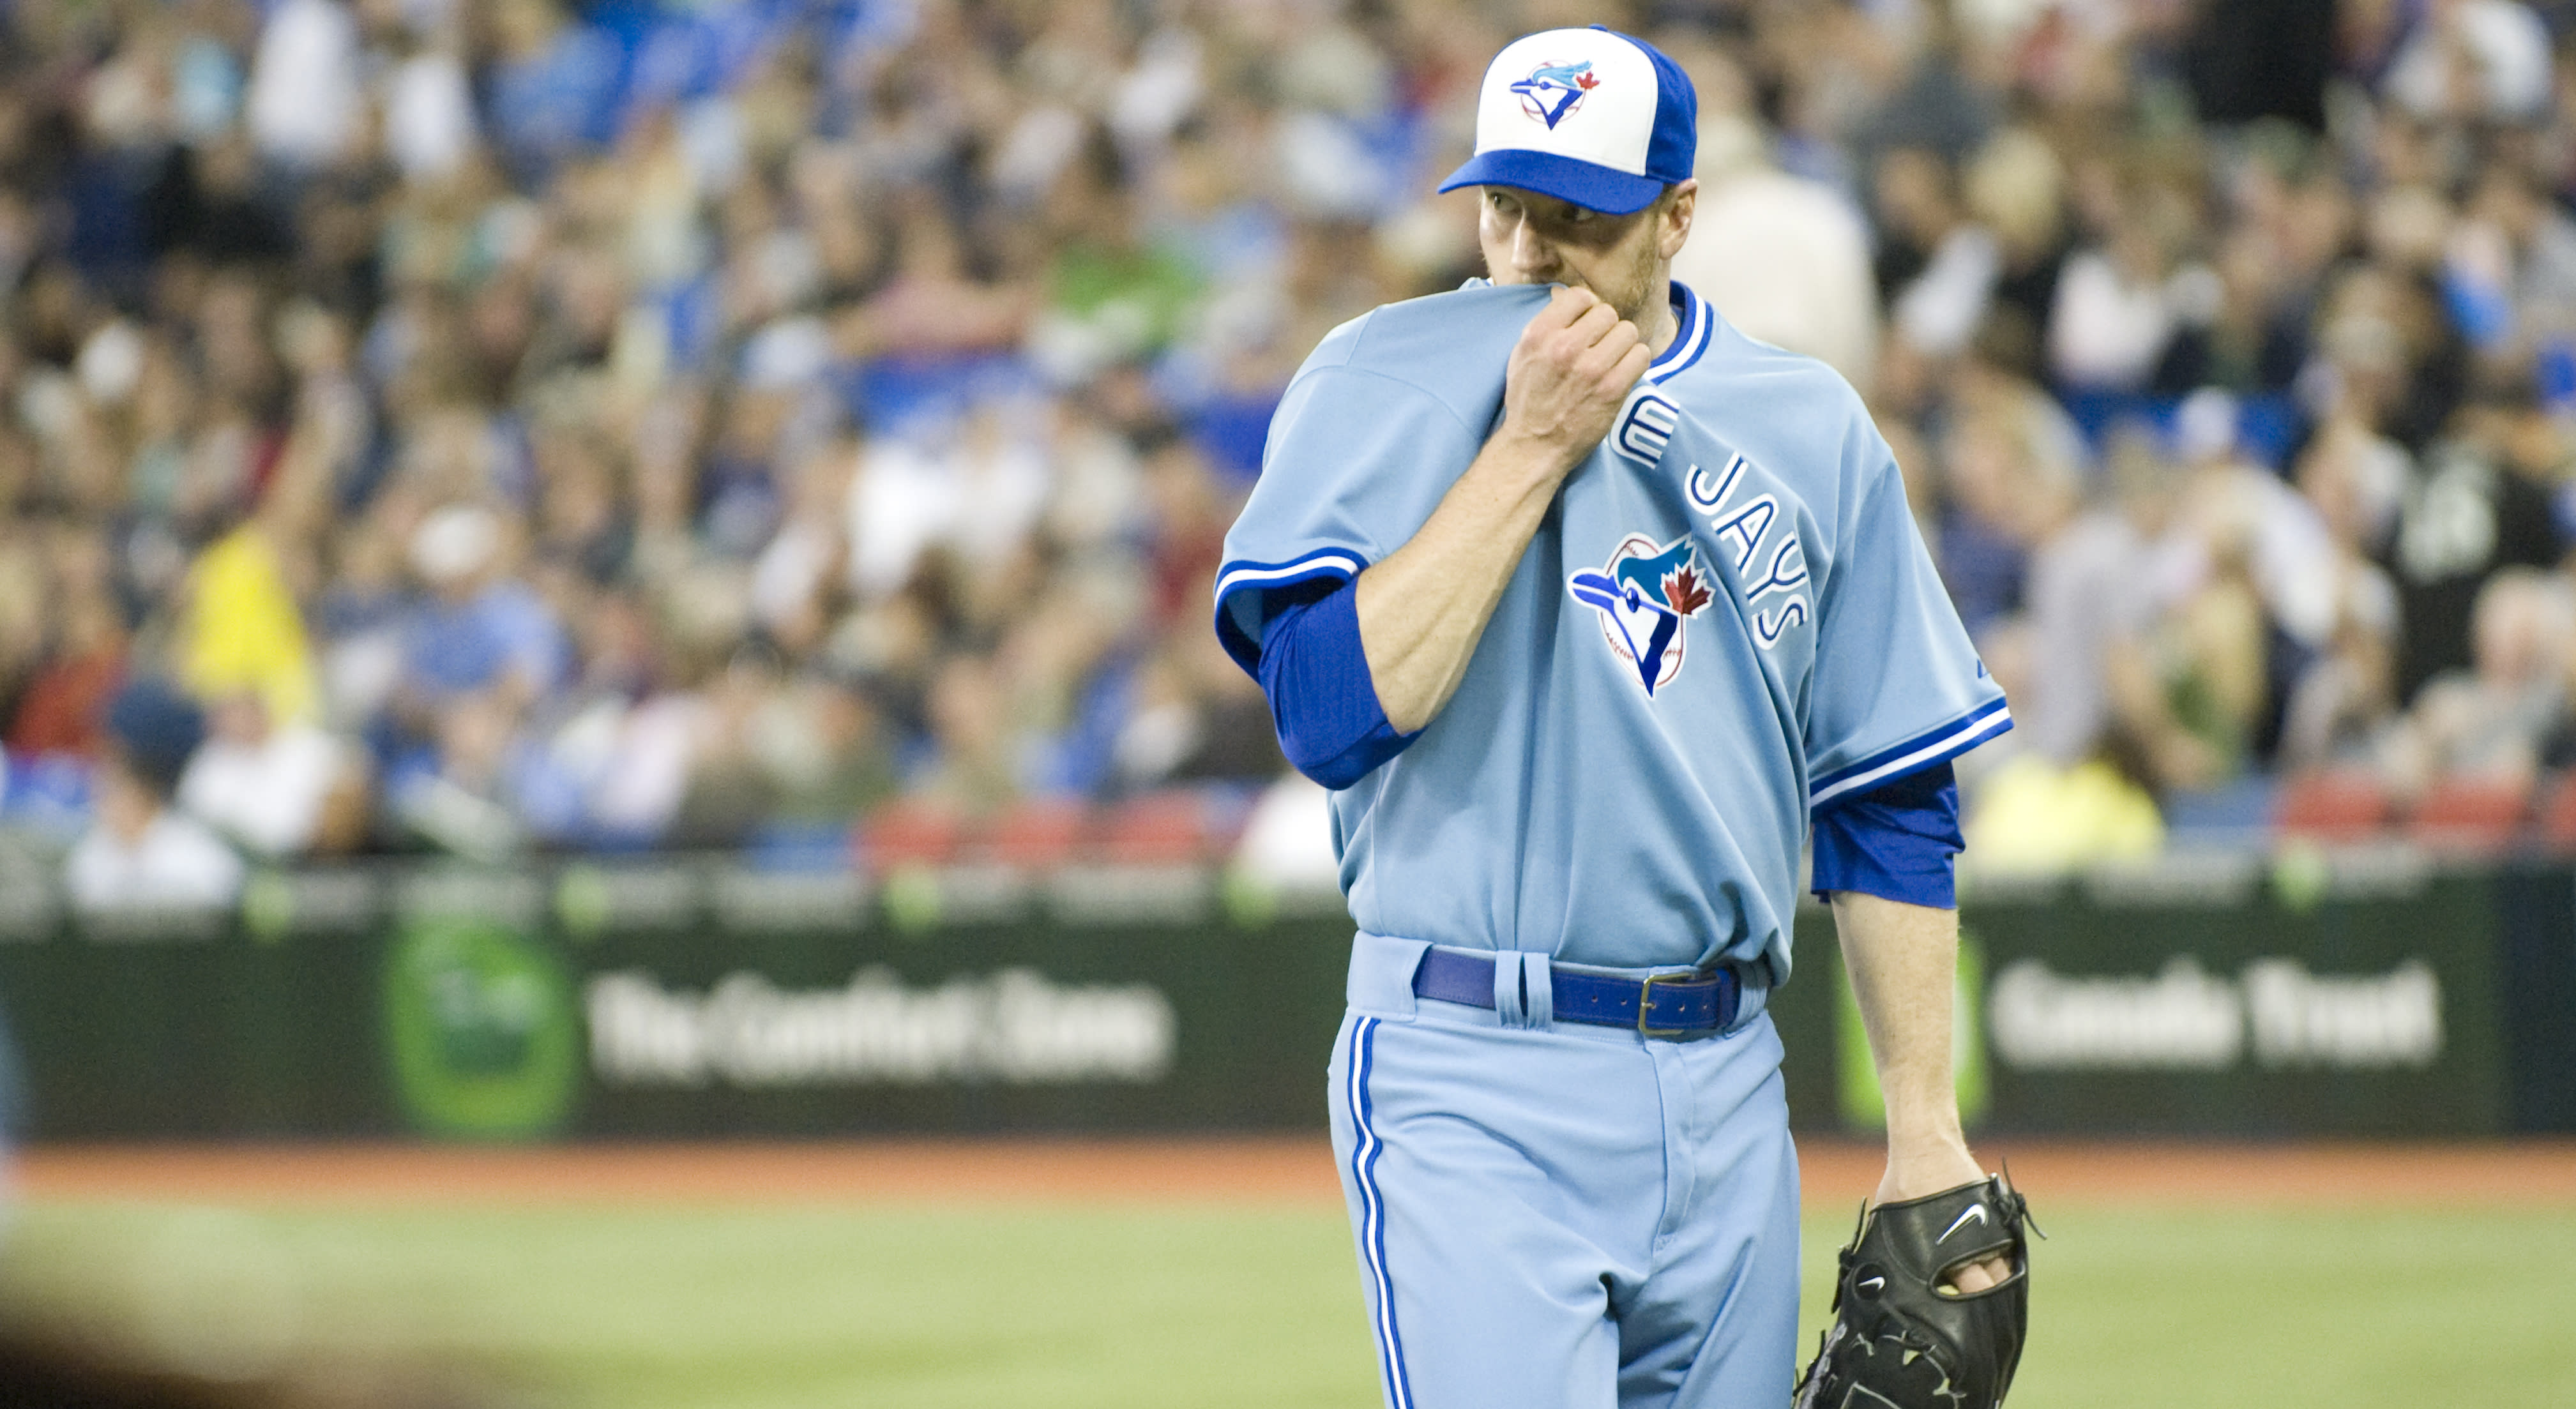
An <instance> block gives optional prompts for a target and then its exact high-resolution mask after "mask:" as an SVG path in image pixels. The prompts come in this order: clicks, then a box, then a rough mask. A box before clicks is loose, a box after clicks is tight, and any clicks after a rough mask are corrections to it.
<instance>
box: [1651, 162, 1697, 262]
mask: <svg viewBox="0 0 2576 1409" xmlns="http://www.w3.org/2000/svg"><path fill="white" fill-rule="evenodd" d="M1698 208H1699V178H1697V177H1692V178H1690V179H1689V180H1685V181H1677V182H1675V183H1673V185H1672V188H1671V189H1669V190H1667V191H1665V192H1664V198H1663V199H1662V200H1661V201H1659V202H1657V204H1656V211H1655V253H1656V254H1657V255H1659V256H1661V257H1663V258H1665V259H1670V258H1672V257H1673V256H1674V255H1677V254H1679V253H1681V252H1682V246H1683V245H1684V244H1686V243H1688V242H1689V240H1690V228H1691V216H1692V214H1693V213H1694V212H1695V211H1697V210H1698Z"/></svg>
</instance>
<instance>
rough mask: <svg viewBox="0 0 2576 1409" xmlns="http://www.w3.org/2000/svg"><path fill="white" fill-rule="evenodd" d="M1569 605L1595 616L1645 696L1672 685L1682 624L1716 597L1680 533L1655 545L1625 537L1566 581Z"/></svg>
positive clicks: (1645, 539)
mask: <svg viewBox="0 0 2576 1409" xmlns="http://www.w3.org/2000/svg"><path fill="white" fill-rule="evenodd" d="M1565 589H1566V590H1567V591H1569V592H1571V593H1573V594H1574V600H1576V601H1578V602H1581V603H1582V604H1584V605H1585V606H1587V607H1590V608H1592V610H1593V611H1595V612H1597V613H1599V614H1600V616H1601V634H1602V636H1603V637H1604V638H1605V639H1607V640H1608V641H1609V642H1610V649H1611V650H1613V651H1616V652H1618V653H1619V658H1620V659H1622V660H1625V661H1627V662H1629V663H1630V664H1632V665H1634V666H1636V668H1637V683H1638V684H1640V685H1643V686H1645V687H1646V693H1647V694H1648V695H1652V694H1654V693H1655V691H1657V690H1659V689H1661V688H1663V687H1664V686H1666V685H1669V684H1671V683H1672V680H1673V677H1674V676H1676V675H1679V674H1681V670H1682V644H1683V641H1682V623H1684V622H1686V621H1688V620H1689V619H1690V618H1692V617H1695V616H1697V615H1699V614H1700V613H1701V612H1702V611H1704V610H1706V609H1707V607H1708V604H1709V602H1710V600H1711V599H1712V598H1714V596H1715V595H1716V594H1715V592H1714V590H1713V589H1712V587H1711V586H1710V581H1709V575H1708V573H1707V572H1706V571H1705V570H1704V569H1702V568H1701V567H1700V565H1699V550H1698V549H1697V548H1696V547H1694V546H1692V543H1691V540H1690V536H1689V535H1688V534H1684V535H1683V536H1682V537H1680V538H1676V539H1674V540H1673V541H1672V542H1670V543H1666V544H1662V545H1658V544H1657V543H1656V542H1655V540H1653V539H1651V538H1648V537H1647V536H1646V535H1644V534H1642V533H1632V534H1629V535H1628V536H1627V537H1626V538H1625V539H1622V540H1621V541H1620V543H1619V547H1618V549H1617V550H1616V551H1614V552H1612V553H1611V554H1610V561H1609V562H1608V563H1606V564H1604V565H1603V566H1602V567H1601V568H1600V569H1599V570H1598V571H1595V570H1594V569H1591V568H1585V569H1584V570H1583V571H1581V572H1578V573H1576V574H1574V575H1573V576H1572V577H1570V578H1567V579H1566V582H1565Z"/></svg>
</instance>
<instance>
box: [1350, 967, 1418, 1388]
mask: <svg viewBox="0 0 2576 1409" xmlns="http://www.w3.org/2000/svg"><path fill="white" fill-rule="evenodd" d="M1377 1024H1378V1020H1377V1019H1375V1018H1363V1019H1361V1020H1360V1021H1359V1022H1358V1023H1357V1024H1355V1025H1354V1026H1353V1028H1352V1031H1351V1060H1350V1063H1349V1069H1350V1074H1351V1075H1350V1090H1349V1092H1348V1093H1347V1099H1348V1101H1349V1104H1350V1111H1351V1128H1352V1129H1354V1130H1356V1131H1358V1132H1359V1138H1358V1139H1357V1140H1355V1141H1353V1142H1352V1145H1351V1173H1352V1175H1353V1177H1354V1182H1356V1183H1357V1184H1358V1186H1359V1191H1360V1210H1361V1214H1360V1216H1361V1224H1360V1246H1361V1247H1362V1248H1363V1249H1364V1250H1365V1251H1366V1253H1367V1256H1368V1264H1369V1267H1368V1270H1369V1278H1370V1282H1371V1284H1372V1286H1373V1287H1374V1289H1375V1291H1376V1293H1377V1325H1376V1328H1375V1329H1376V1331H1377V1349H1378V1360H1379V1362H1380V1363H1381V1364H1382V1365H1383V1366H1384V1367H1385V1372H1386V1399H1387V1403H1388V1404H1390V1405H1392V1406H1394V1409H1413V1385H1412V1383H1411V1381H1410V1380H1409V1378H1408V1377H1407V1376H1406V1374H1405V1371H1404V1337H1403V1336H1402V1335H1400V1334H1398V1333H1397V1331H1396V1328H1395V1283H1394V1279H1393V1278H1392V1277H1391V1276H1389V1274H1388V1272H1387V1265H1386V1201H1385V1198H1384V1196H1382V1195H1381V1194H1380V1193H1379V1192H1378V1187H1377V1157H1378V1153H1379V1152H1380V1151H1381V1150H1382V1149H1384V1148H1385V1146H1384V1145H1383V1143H1382V1142H1380V1141H1379V1139H1378V1138H1377V1129H1376V1127H1375V1126H1374V1125H1373V1124H1372V1123H1371V1115H1372V1112H1371V1110H1370V1104H1369V1065H1370V1061H1371V1059H1372V1058H1373V1056H1374V1055H1375V1051H1376V1045H1377V1044H1376V1040H1375V1039H1376V1037H1377Z"/></svg>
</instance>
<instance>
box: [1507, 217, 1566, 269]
mask: <svg viewBox="0 0 2576 1409" xmlns="http://www.w3.org/2000/svg"><path fill="white" fill-rule="evenodd" d="M1556 265H1557V258H1556V246H1555V245H1554V244H1552V243H1550V242H1549V241H1548V240H1547V239H1546V238H1544V237H1542V236H1541V235H1539V234H1538V232H1537V231H1535V230H1532V229H1531V228H1530V222H1529V221H1526V220H1524V221H1522V222H1521V223H1520V227H1519V228H1518V229H1516V230H1514V231H1513V232H1512V269H1513V271H1514V272H1516V273H1519V274H1523V275H1539V274H1550V273H1553V272H1555V270H1556Z"/></svg>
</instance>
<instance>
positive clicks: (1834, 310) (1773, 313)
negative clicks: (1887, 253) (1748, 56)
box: [1673, 118, 1991, 390]
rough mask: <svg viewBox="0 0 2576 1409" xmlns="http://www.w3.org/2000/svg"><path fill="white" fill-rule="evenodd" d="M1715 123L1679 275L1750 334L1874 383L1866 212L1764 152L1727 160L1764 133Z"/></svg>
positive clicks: (1856, 382) (1874, 307)
mask: <svg viewBox="0 0 2576 1409" xmlns="http://www.w3.org/2000/svg"><path fill="white" fill-rule="evenodd" d="M1731 121H1733V122H1736V123H1741V122H1742V119H1740V118H1739V119H1732V120H1731ZM1715 127H1716V123H1715V121H1714V120H1713V121H1712V122H1711V123H1709V124H1703V134H1704V135H1703V136H1702V138H1701V153H1702V158H1701V161H1700V173H1701V176H1700V180H1701V189H1700V193H1699V205H1698V210H1697V212H1696V214H1695V215H1694V216H1693V218H1692V221H1691V233H1690V241H1689V243H1687V244H1685V245H1683V246H1682V248H1681V253H1679V254H1676V255H1674V256H1673V277H1674V278H1676V279H1679V280H1681V281H1682V282H1683V283H1685V284H1688V285H1689V286H1690V287H1691V289H1692V290H1693V291H1695V292H1696V293H1698V294H1699V296H1700V297H1702V298H1704V299H1707V300H1708V302H1709V305H1710V306H1711V307H1713V308H1715V309H1716V310H1717V311H1718V313H1719V314H1720V315H1721V316H1722V317H1724V318H1725V319H1726V321H1727V322H1729V323H1732V324H1734V325H1735V326H1736V328H1737V329H1738V330H1739V331H1741V332H1743V333H1744V334H1745V335H1746V336H1748V337H1753V338H1758V339H1760V340H1761V341H1763V342H1767V343H1770V344H1772V345H1774V346H1776V347H1785V348H1787V349H1788V350H1790V351H1791V352H1803V353H1805V354H1807V355H1808V356H1810V357H1814V358H1818V359H1820V360H1822V361H1824V362H1825V363H1826V364H1828V365H1830V366H1831V367H1832V368H1833V369H1834V370H1835V371H1837V372H1840V373H1842V374H1843V379H1844V380H1845V381H1848V382H1850V383H1851V384H1852V385H1853V386H1855V387H1859V388H1861V389H1863V390H1866V389H1867V388H1868V386H1869V383H1870V374H1871V373H1872V372H1873V371H1875V370H1876V369H1877V366H1878V287H1877V285H1876V283H1875V282H1874V281H1873V277H1872V275H1871V273H1870V265H1869V232H1868V230H1867V229H1866V228H1865V227H1863V225H1862V224H1861V219H1860V215H1859V213H1858V212H1857V211H1855V210H1853V209H1852V207H1851V203H1850V202H1848V201H1846V200H1844V199H1843V198H1842V197H1841V196H1840V195H1839V194H1837V193H1836V192H1835V191H1834V190H1833V188H1831V187H1829V186H1826V185H1825V184H1823V183H1822V182H1818V181H1810V180H1807V179H1805V178H1803V177H1798V176H1792V175H1790V174H1788V173H1787V172H1784V171H1780V170H1777V169H1775V168H1773V167H1771V166H1770V165H1768V164H1767V163H1765V162H1763V161H1762V160H1761V158H1760V157H1759V155H1758V154H1753V155H1748V156H1742V157H1739V158H1737V159H1736V161H1735V164H1733V165H1732V166H1731V168H1730V169H1725V170H1720V169H1718V163H1719V162H1720V161H1721V160H1723V157H1722V152H1723V150H1724V144H1726V143H1727V142H1729V141H1733V142H1736V143H1738V144H1740V143H1742V142H1744V141H1746V140H1751V141H1756V142H1758V140H1759V138H1758V136H1751V137H1749V138H1748V137H1746V136H1736V135H1730V134H1728V133H1726V132H1723V131H1719V130H1711V129H1713V128H1715ZM1989 282H1991V279H1990V280H1989Z"/></svg>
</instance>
